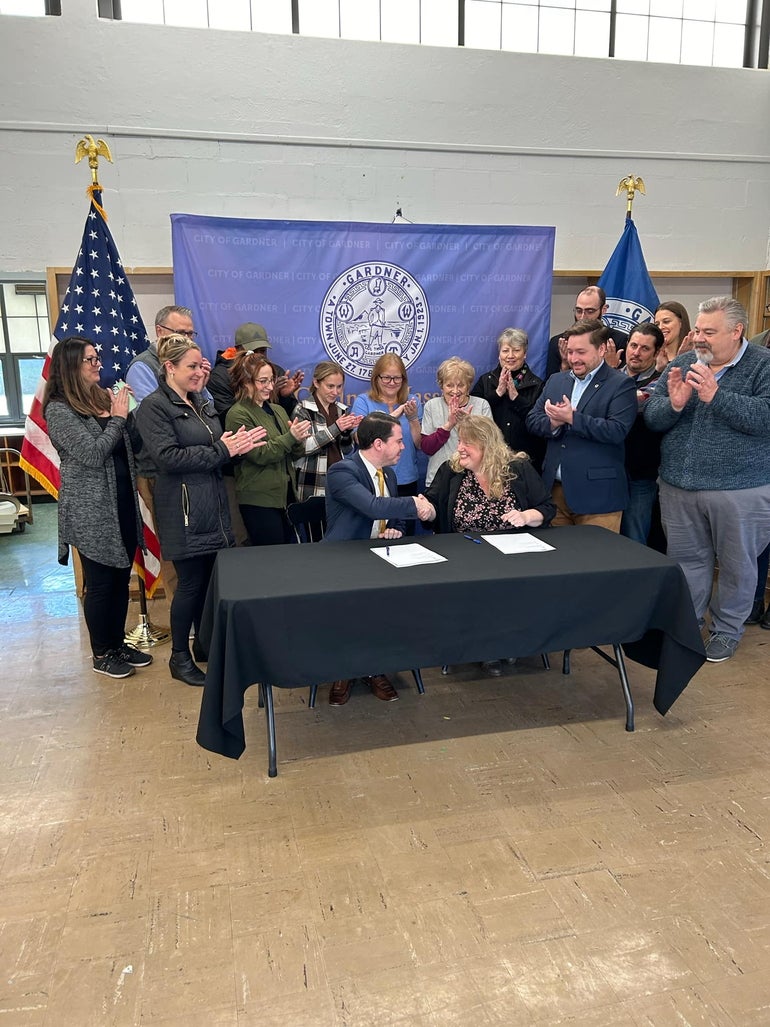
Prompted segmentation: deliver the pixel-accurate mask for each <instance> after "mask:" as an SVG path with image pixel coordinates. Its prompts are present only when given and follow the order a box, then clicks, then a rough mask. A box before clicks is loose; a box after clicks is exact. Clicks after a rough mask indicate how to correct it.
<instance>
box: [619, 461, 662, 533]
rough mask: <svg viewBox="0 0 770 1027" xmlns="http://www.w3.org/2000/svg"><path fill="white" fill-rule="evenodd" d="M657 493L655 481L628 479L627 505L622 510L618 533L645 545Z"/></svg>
mask: <svg viewBox="0 0 770 1027" xmlns="http://www.w3.org/2000/svg"><path fill="white" fill-rule="evenodd" d="M657 495H658V483H657V481H650V480H649V479H644V478H642V479H640V480H639V481H632V480H631V479H630V478H629V481H628V506H627V507H626V508H625V510H624V511H623V517H622V519H621V522H620V534H621V535H625V536H626V538H632V539H633V540H634V542H641V543H642V545H643V546H646V545H647V539H648V537H649V534H650V527H651V525H652V508H653V506H654V505H655V498H656V496H657Z"/></svg>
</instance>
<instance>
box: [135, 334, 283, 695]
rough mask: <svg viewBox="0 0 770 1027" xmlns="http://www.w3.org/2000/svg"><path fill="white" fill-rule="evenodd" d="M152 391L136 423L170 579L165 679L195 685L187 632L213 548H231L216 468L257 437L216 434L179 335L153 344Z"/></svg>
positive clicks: (198, 678) (199, 676)
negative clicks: (156, 364)
mask: <svg viewBox="0 0 770 1027" xmlns="http://www.w3.org/2000/svg"><path fill="white" fill-rule="evenodd" d="M158 357H159V358H160V371H159V374H158V388H157V389H156V390H155V391H154V392H151V393H150V395H149V396H147V397H146V398H145V399H143V400H142V402H141V404H140V406H139V408H138V410H137V413H136V421H137V426H138V428H139V431H140V433H141V436H142V441H143V443H144V446H145V448H146V449H147V451H148V452H149V455H150V457H151V459H152V461H153V463H154V465H155V466H156V467H157V469H158V472H157V475H156V478H155V524H156V526H157V529H158V537H159V539H160V545H161V549H162V550H163V555H164V557H165V558H166V559H167V560H171V561H172V562H173V564H174V569H175V570H176V573H177V586H176V589H175V590H174V597H173V599H172V600H171V658H170V660H169V670H170V671H171V676H172V678H175V679H176V680H177V681H183V682H184V683H185V684H187V685H202V684H203V683H204V681H205V677H204V674H203V672H202V671H201V669H200V667H198V666H197V665H196V664H195V662H194V661H193V658H192V655H191V654H190V629H191V628H192V627H193V625H194V626H195V632H196V636H197V633H198V628H199V626H200V620H201V615H202V613H203V604H204V601H205V598H206V591H207V589H208V585H209V578H210V577H211V571H212V570H213V567H214V561H215V559H216V555H217V553H218V552H219V550H220V549H227V548H228V547H229V546H233V545H235V542H234V539H233V535H232V531H231V530H230V512H229V509H228V504H227V492H226V491H225V486H224V482H223V481H222V468H223V466H224V465H225V464H226V463H227V462H228V461H229V460H230V459H232V458H234V457H242V456H244V454H248V453H250V452H251V451H252V450H253V449H254V448H255V447H257V446H260V445H261V444H262V442H261V440H262V438H263V437H264V434H265V433H264V431H261V430H260V429H254V430H252V431H247V430H243V431H239V432H229V431H226V432H223V431H222V425H221V424H220V422H219V417H218V416H217V413H216V410H215V409H214V404H213V403H212V402H211V401H210V400H207V399H205V398H204V397H203V396H202V395H201V390H202V389H203V384H204V381H205V378H206V375H205V372H204V368H203V356H202V354H201V351H200V349H199V347H198V346H197V345H196V343H194V342H192V340H191V339H189V338H187V337H186V336H184V335H167V336H164V337H163V338H162V339H161V340H160V341H159V343H158Z"/></svg>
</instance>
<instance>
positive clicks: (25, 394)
mask: <svg viewBox="0 0 770 1027" xmlns="http://www.w3.org/2000/svg"><path fill="white" fill-rule="evenodd" d="M18 367H19V378H20V380H21V409H22V413H25V414H28V413H29V412H30V410H31V409H32V400H33V399H34V398H35V389H36V388H37V386H38V382H39V381H40V375H41V374H42V373H43V358H42V357H20V358H19V364H18Z"/></svg>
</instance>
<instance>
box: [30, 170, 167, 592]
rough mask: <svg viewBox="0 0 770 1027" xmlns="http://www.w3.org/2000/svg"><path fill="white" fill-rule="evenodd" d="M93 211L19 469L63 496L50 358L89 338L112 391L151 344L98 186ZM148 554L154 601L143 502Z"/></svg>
mask: <svg viewBox="0 0 770 1027" xmlns="http://www.w3.org/2000/svg"><path fill="white" fill-rule="evenodd" d="M88 192H89V194H90V197H91V209H90V210H89V212H88V217H87V218H86V225H85V229H84V231H83V240H82V242H81V244H80V251H79V253H78V256H77V260H76V261H75V266H74V268H73V269H72V275H71V277H70V281H69V285H68V286H67V291H66V293H65V294H64V300H63V302H62V306H61V310H60V311H59V317H58V320H57V322H56V327H55V328H54V330H53V338H52V339H51V346H50V348H49V350H48V356H47V357H46V359H45V363H44V365H43V373H42V375H41V377H40V381H39V383H38V386H37V389H36V391H35V398H34V400H33V402H32V409H31V410H30V412H29V414H28V415H27V419H26V424H25V427H24V442H23V444H22V449H21V464H22V466H23V467H24V468H25V469H26V470H27V471H28V472H29V473H30V474H31V475H32V476H33V477H34V478H36V479H37V481H39V482H40V484H41V485H42V486H43V488H45V489H46V491H47V492H50V494H51V495H52V496H54V497H56V498H58V496H59V484H60V476H59V454H58V453H57V452H56V450H55V449H54V447H53V445H52V443H51V440H50V438H49V437H48V427H47V425H46V423H45V418H44V417H43V406H42V401H43V392H44V390H45V383H46V382H47V380H48V369H49V367H50V363H51V353H52V352H53V348H54V346H55V345H56V343H57V342H59V341H60V340H61V339H66V338H68V337H69V336H71V335H82V336H83V337H84V338H86V339H90V340H91V341H92V342H93V344H94V347H95V349H96V351H97V353H98V354H99V356H100V358H101V360H102V372H101V379H100V381H101V384H102V385H103V386H104V387H105V388H110V386H112V385H113V384H114V383H115V382H116V381H120V380H122V379H125V375H126V370H127V368H128V365H129V364H130V363H131V360H132V359H133V357H135V356H136V354H137V353H141V352H142V350H144V349H147V347H148V346H149V344H150V340H149V337H148V335H147V330H146V329H145V327H144V323H143V322H142V316H141V314H140V313H139V307H138V306H137V303H136V299H135V298H134V294H133V291H132V290H131V286H130V284H129V282H128V278H127V276H126V273H125V271H124V270H123V264H122V263H121V261H120V257H119V256H118V251H117V248H116V246H115V241H114V240H113V238H112V235H111V233H110V230H109V228H108V227H107V220H106V218H107V215H106V214H105V212H104V209H103V208H102V205H101V200H102V194H101V190H100V189H99V188H98V186H91V187H90V189H89V190H88ZM139 505H140V507H141V511H142V520H143V521H144V541H145V545H146V546H147V553H146V555H145V554H144V553H143V552H142V550H141V549H139V548H137V551H136V556H135V557H134V570H135V571H136V573H137V574H138V575H139V577H140V578H141V579H142V581H143V582H144V585H145V589H146V591H147V595H148V596H152V594H153V592H154V591H155V588H156V587H157V584H158V576H159V574H160V545H159V543H158V538H157V536H156V534H155V530H154V527H153V524H152V518H151V516H150V512H149V510H148V509H147V507H146V506H145V504H144V502H143V501H142V500H141V499H140V501H139Z"/></svg>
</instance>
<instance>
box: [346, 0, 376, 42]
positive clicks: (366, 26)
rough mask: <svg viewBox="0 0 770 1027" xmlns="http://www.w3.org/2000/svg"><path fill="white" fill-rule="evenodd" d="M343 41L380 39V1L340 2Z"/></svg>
mask: <svg viewBox="0 0 770 1027" xmlns="http://www.w3.org/2000/svg"><path fill="white" fill-rule="evenodd" d="M340 23H341V26H342V38H343V39H375V40H379V38H380V4H379V0H340Z"/></svg>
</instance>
